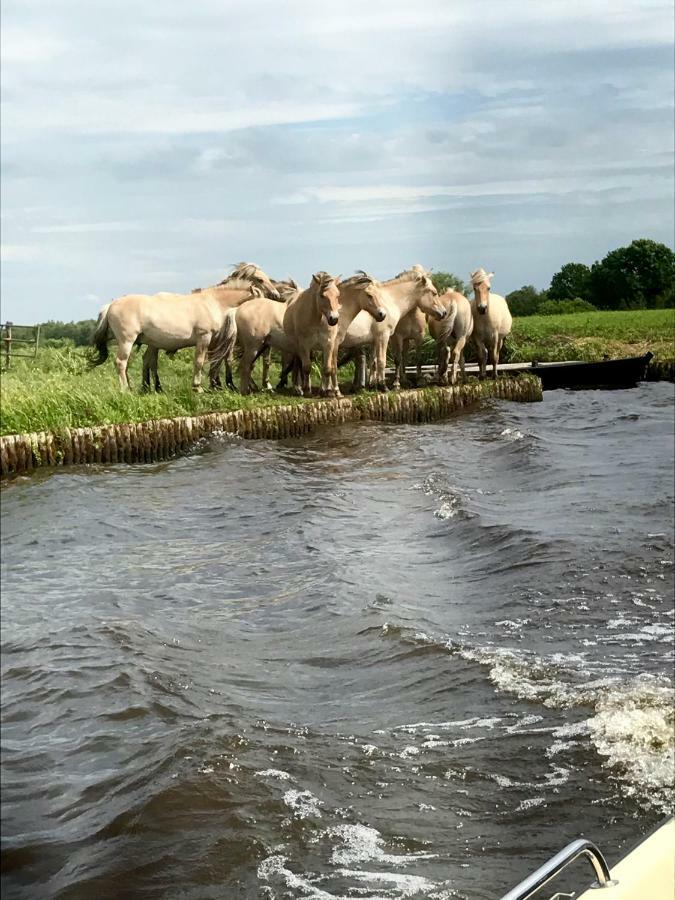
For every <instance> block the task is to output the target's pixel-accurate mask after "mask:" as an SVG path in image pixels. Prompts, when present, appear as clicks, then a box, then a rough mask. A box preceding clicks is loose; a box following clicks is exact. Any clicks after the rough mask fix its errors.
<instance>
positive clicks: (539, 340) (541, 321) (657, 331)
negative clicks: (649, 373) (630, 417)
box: [421, 309, 675, 363]
mask: <svg viewBox="0 0 675 900" xmlns="http://www.w3.org/2000/svg"><path fill="white" fill-rule="evenodd" d="M647 350H651V351H652V353H654V355H655V356H656V358H657V359H660V360H671V359H674V358H675V310H672V309H639V310H629V311H626V312H624V311H621V312H581V313H570V314H568V315H562V316H523V317H521V318H517V319H514V320H513V330H512V332H511V334H510V335H509V336H508V338H507V339H506V344H505V348H504V351H503V355H502V361H508V362H532V361H533V360H538V361H539V362H558V361H560V360H565V359H579V360H586V361H588V362H593V361H595V360H599V359H602V358H603V356H609V357H611V358H619V357H624V356H640V355H641V354H644V353H646V352H647ZM421 353H422V359H423V362H425V363H433V362H435V361H436V345H435V344H434V342H433V341H432V340H431V338H427V340H426V341H425V343H424V346H423V347H422V350H421ZM475 358H476V357H475V352H474V348H473V346H470V347H469V350H468V352H467V361H473V360H475Z"/></svg>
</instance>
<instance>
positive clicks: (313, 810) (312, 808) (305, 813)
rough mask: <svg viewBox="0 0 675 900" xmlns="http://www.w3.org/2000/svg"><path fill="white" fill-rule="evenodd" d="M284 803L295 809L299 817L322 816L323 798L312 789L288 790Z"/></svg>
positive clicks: (294, 813) (294, 812)
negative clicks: (315, 794)
mask: <svg viewBox="0 0 675 900" xmlns="http://www.w3.org/2000/svg"><path fill="white" fill-rule="evenodd" d="M284 803H285V804H286V806H288V807H289V808H290V809H292V810H293V815H294V816H295V817H296V818H298V819H307V818H309V817H310V816H316V818H319V819H320V818H321V810H320V809H319V807H320V806H322V803H321V800H319V799H318V798H317V797H315V796H314V794H312V793H311V792H310V791H295V790H290V791H286V793H285V794H284Z"/></svg>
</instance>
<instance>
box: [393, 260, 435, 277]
mask: <svg viewBox="0 0 675 900" xmlns="http://www.w3.org/2000/svg"><path fill="white" fill-rule="evenodd" d="M423 277H424V278H428V277H429V273H428V272H427V270H426V269H425V268H424V266H421V265H420V264H419V263H415V265H414V266H411V267H410V268H409V269H404V270H403V271H402V272H399V273H398V275H394V277H393V278H392V279H391V280H392V281H419V280H421V279H422V278H423Z"/></svg>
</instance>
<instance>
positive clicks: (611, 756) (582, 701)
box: [459, 626, 675, 813]
mask: <svg viewBox="0 0 675 900" xmlns="http://www.w3.org/2000/svg"><path fill="white" fill-rule="evenodd" d="M645 627H646V628H649V629H650V631H649V632H647V634H648V635H651V639H652V640H654V639H655V636H656V639H658V640H661V639H662V635H663V632H662V631H661V629H659V628H658V626H645ZM664 627H665V626H664ZM459 654H460V655H461V656H462V657H463V658H465V659H469V660H473V661H475V662H478V663H480V664H481V665H485V666H487V667H489V678H490V680H491V681H492V682H493V684H494V685H495V686H496V687H497V689H498V690H500V691H504V692H507V693H511V694H515V695H516V696H518V697H520V698H521V699H523V700H529V701H532V702H538V703H542V704H543V705H544V706H547V707H549V708H552V709H573V708H582V709H585V708H589V710H590V711H591V712H592V714H591V715H590V716H589V717H588V718H587V719H586V721H585V722H583V723H581V724H576V725H573V726H571V728H572V729H573V730H572V731H570V732H567V733H565V732H564V731H563V729H558V730H556V731H555V732H554V737H555V738H556V739H557V740H556V742H555V743H554V744H553V746H552V747H551V748H550V750H549V753H550V755H555V754H558V753H561V752H563V751H564V750H565V749H567V747H568V746H571V744H570V742H569V741H564V740H561V739H562V738H568V737H571V736H573V737H575V738H576V737H579V738H584V737H586V738H590V741H591V743H592V744H593V746H594V747H595V749H596V750H597V752H598V753H599V754H600V756H601V757H603V759H604V764H605V765H606V766H607V767H608V768H609V769H610V770H611V771H612V773H613V774H614V775H616V776H618V777H619V778H620V779H621V783H622V785H623V789H624V793H626V794H627V795H629V796H635V797H637V798H639V799H640V800H641V801H642V802H643V803H644V804H645V806H647V807H653V808H655V809H658V810H661V811H663V812H666V813H667V812H669V811H670V810H671V809H672V789H673V773H674V771H675V706H674V703H675V692H674V690H673V686H672V684H671V682H670V681H669V680H668V679H667V678H665V677H663V676H656V675H647V674H642V675H638V676H633V677H631V678H623V679H622V678H620V677H618V676H613V677H611V678H595V679H593V677H592V673H591V672H589V671H587V670H585V669H584V668H583V665H580V663H581V664H583V660H582V658H581V657H579V656H575V655H574V654H569V655H562V654H554V655H553V656H551V657H550V658H549V659H541V658H540V657H537V656H535V655H534V654H528V653H526V652H525V651H518V652H516V651H514V650H507V649H501V648H494V647H476V648H464V649H462V650H460V651H459ZM575 664H576V665H575ZM575 743H580V741H575ZM557 777H560V778H563V777H564V779H565V780H566V779H567V774H566V773H565V774H564V775H563V773H562V772H559V773H558V776H557ZM553 783H555V782H552V781H550V780H549V784H553Z"/></svg>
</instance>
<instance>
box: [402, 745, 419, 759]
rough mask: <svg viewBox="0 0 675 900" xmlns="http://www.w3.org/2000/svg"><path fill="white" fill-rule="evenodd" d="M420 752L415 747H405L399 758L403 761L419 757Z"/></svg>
mask: <svg viewBox="0 0 675 900" xmlns="http://www.w3.org/2000/svg"><path fill="white" fill-rule="evenodd" d="M419 752H420V751H419V747H415V746H414V745H412V744H411V745H410V746H409V747H404V748H403V750H401V752H400V753H399V757H400V758H401V759H410V757H411V756H417V755H418V754H419Z"/></svg>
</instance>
